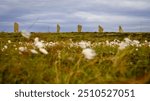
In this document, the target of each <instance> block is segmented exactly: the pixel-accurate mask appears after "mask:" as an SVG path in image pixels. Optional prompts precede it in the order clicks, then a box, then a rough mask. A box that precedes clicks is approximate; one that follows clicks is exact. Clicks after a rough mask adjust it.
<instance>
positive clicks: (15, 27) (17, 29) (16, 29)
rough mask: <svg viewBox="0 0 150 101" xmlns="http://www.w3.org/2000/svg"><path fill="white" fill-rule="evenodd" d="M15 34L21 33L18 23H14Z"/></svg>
mask: <svg viewBox="0 0 150 101" xmlns="http://www.w3.org/2000/svg"><path fill="white" fill-rule="evenodd" d="M14 32H15V33H18V32H19V24H18V23H17V22H15V23H14Z"/></svg>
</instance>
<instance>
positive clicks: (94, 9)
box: [0, 0, 150, 31]
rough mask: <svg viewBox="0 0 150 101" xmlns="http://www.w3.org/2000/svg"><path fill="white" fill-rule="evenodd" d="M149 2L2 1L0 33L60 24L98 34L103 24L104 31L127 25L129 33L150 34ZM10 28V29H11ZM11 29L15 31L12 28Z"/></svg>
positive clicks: (73, 29)
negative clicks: (81, 25) (79, 27)
mask: <svg viewBox="0 0 150 101" xmlns="http://www.w3.org/2000/svg"><path fill="white" fill-rule="evenodd" d="M149 3H150V1H149V0H1V3H0V9H1V12H0V19H2V20H0V25H1V26H2V27H0V31H1V30H4V29H7V31H13V30H12V29H13V23H14V22H15V21H17V22H19V23H20V25H21V28H28V27H29V26H31V25H32V24H33V23H34V24H33V27H32V28H31V29H30V30H32V31H40V30H41V31H45V30H47V28H48V26H50V28H51V30H52V31H55V30H56V28H55V27H56V24H57V23H60V24H61V26H62V31H76V25H77V24H83V25H84V30H85V31H96V30H97V26H98V25H99V24H102V25H103V26H104V27H105V29H106V30H105V31H116V29H117V27H118V26H119V25H124V26H125V28H126V29H127V31H137V30H139V29H138V28H139V27H136V26H139V24H142V26H143V27H142V28H143V31H150V28H149V27H150V24H149V22H150V10H149V9H150V5H149ZM8 27H9V28H8ZM10 27H12V28H10Z"/></svg>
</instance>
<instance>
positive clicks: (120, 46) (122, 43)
mask: <svg viewBox="0 0 150 101" xmlns="http://www.w3.org/2000/svg"><path fill="white" fill-rule="evenodd" d="M127 46H128V44H127V43H125V42H121V43H120V44H119V48H118V49H119V50H123V49H125V48H126V47H127Z"/></svg>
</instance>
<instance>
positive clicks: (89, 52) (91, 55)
mask: <svg viewBox="0 0 150 101" xmlns="http://www.w3.org/2000/svg"><path fill="white" fill-rule="evenodd" d="M82 54H84V56H85V58H86V59H88V60H90V59H93V58H94V57H95V56H96V53H95V51H94V50H93V49H91V48H85V49H83V51H82Z"/></svg>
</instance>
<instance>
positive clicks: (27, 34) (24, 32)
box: [21, 30, 31, 38]
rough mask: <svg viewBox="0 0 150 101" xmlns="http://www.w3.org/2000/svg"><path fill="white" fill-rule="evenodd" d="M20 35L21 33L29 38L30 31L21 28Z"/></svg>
mask: <svg viewBox="0 0 150 101" xmlns="http://www.w3.org/2000/svg"><path fill="white" fill-rule="evenodd" d="M21 35H22V36H23V37H25V38H30V36H31V33H30V32H27V31H26V30H23V31H22V32H21Z"/></svg>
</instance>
